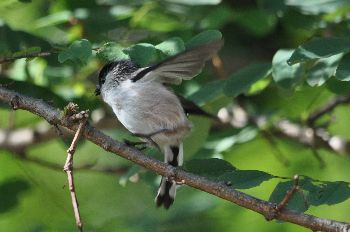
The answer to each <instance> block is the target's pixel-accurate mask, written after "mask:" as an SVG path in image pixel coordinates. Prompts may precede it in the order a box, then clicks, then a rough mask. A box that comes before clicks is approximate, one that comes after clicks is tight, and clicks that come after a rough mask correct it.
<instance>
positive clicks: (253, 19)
mask: <svg viewBox="0 0 350 232" xmlns="http://www.w3.org/2000/svg"><path fill="white" fill-rule="evenodd" d="M237 14H238V16H237V17H236V19H235V22H237V23H238V24H239V25H240V26H241V27H243V28H244V29H245V30H247V31H248V32H250V33H252V34H254V35H257V36H264V35H266V34H268V33H270V32H271V31H272V30H273V29H274V27H275V26H276V23H277V17H276V15H275V14H273V13H272V12H269V11H265V10H262V9H257V8H252V9H247V10H242V11H239V12H237Z"/></svg>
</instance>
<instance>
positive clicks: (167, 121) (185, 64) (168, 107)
mask: <svg viewBox="0 0 350 232" xmlns="http://www.w3.org/2000/svg"><path fill="white" fill-rule="evenodd" d="M222 44H223V40H222V39H218V40H214V41H210V42H208V43H206V44H203V45H200V46H198V47H194V48H191V49H188V50H186V51H184V52H182V53H179V54H177V55H175V56H172V57H169V58H167V59H165V60H163V61H161V62H160V63H157V64H155V65H152V66H149V67H145V68H140V67H138V66H137V65H136V64H135V63H133V62H132V61H131V60H117V61H113V62H110V63H108V64H106V65H105V66H104V67H103V68H102V70H101V71H100V74H99V85H98V87H97V89H96V95H99V94H101V95H102V98H103V100H104V101H105V102H106V103H107V104H108V105H110V106H111V107H112V109H113V112H114V113H115V115H116V116H117V117H118V120H119V121H120V122H121V123H122V124H123V125H124V126H125V128H126V129H128V130H129V131H130V132H131V133H132V134H134V135H136V136H139V137H142V138H147V139H148V140H150V141H152V142H153V143H154V144H155V145H156V146H157V147H159V148H160V149H161V151H162V152H163V153H164V162H165V163H168V164H170V165H172V166H174V167H177V166H181V165H182V164H183V153H184V151H183V144H182V141H183V139H184V137H185V136H186V135H187V134H188V133H189V131H190V129H191V127H192V125H191V122H190V121H189V120H188V119H187V117H186V114H185V112H184V109H183V107H182V106H181V103H180V100H179V99H178V98H177V97H176V95H175V94H174V93H173V92H172V91H171V90H169V89H168V88H167V87H166V86H165V85H168V84H175V85H179V84H180V83H181V82H182V80H190V79H192V78H193V77H194V76H196V75H197V74H199V73H200V72H201V70H202V68H203V67H204V64H205V62H206V61H207V60H208V59H209V58H210V57H211V56H212V55H213V54H215V53H216V52H217V51H218V50H219V49H220V47H221V46H222ZM175 195H176V182H175V181H174V180H171V179H169V178H167V177H162V180H161V183H160V187H159V190H158V194H157V196H156V199H155V202H156V204H157V206H158V207H159V206H161V205H163V206H164V207H165V208H166V209H168V208H169V207H170V206H171V205H172V203H173V202H174V199H175Z"/></svg>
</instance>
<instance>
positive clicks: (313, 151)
mask: <svg viewBox="0 0 350 232" xmlns="http://www.w3.org/2000/svg"><path fill="white" fill-rule="evenodd" d="M311 151H312V154H313V155H314V157H315V158H316V159H317V161H318V163H319V166H320V168H321V169H323V168H324V167H326V163H325V162H324V160H323V159H322V157H321V156H320V153H319V152H318V150H317V149H316V148H314V147H313V148H311Z"/></svg>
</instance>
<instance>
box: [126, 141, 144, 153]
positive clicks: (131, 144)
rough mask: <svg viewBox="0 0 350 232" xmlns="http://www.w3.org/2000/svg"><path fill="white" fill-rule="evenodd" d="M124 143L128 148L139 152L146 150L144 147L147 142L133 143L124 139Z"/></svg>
mask: <svg viewBox="0 0 350 232" xmlns="http://www.w3.org/2000/svg"><path fill="white" fill-rule="evenodd" d="M124 143H125V144H126V145H128V146H131V147H134V148H136V149H137V150H139V151H143V150H145V149H146V148H147V146H146V145H147V142H134V141H130V140H127V139H124ZM140 145H141V147H138V146H140Z"/></svg>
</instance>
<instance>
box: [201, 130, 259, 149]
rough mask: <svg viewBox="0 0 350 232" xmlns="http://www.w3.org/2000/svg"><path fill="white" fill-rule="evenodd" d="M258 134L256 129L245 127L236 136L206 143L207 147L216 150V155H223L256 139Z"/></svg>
mask: <svg viewBox="0 0 350 232" xmlns="http://www.w3.org/2000/svg"><path fill="white" fill-rule="evenodd" d="M257 134H258V131H257V129H256V128H255V127H249V126H248V127H245V128H243V129H241V130H238V131H237V133H236V134H234V135H231V136H228V137H223V138H222V137H221V138H220V139H218V140H214V141H210V142H208V143H206V145H205V147H206V148H209V149H212V150H214V151H215V152H216V153H221V152H223V151H226V150H227V149H229V148H230V147H232V146H233V145H235V144H240V143H245V142H248V141H250V140H252V139H254V138H255V137H256V136H257Z"/></svg>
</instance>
